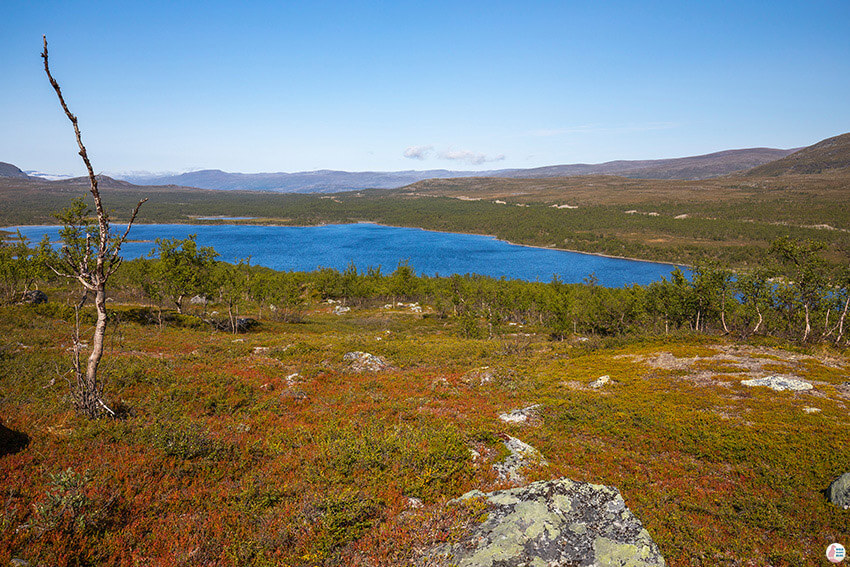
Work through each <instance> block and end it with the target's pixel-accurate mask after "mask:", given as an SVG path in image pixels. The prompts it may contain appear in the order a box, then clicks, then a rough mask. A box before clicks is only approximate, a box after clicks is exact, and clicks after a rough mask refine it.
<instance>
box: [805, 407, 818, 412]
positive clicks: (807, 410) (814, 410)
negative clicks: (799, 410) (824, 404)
mask: <svg viewBox="0 0 850 567" xmlns="http://www.w3.org/2000/svg"><path fill="white" fill-rule="evenodd" d="M803 411H804V412H806V413H820V412H821V409H820V408H810V407H808V406H807V407H804V408H803Z"/></svg>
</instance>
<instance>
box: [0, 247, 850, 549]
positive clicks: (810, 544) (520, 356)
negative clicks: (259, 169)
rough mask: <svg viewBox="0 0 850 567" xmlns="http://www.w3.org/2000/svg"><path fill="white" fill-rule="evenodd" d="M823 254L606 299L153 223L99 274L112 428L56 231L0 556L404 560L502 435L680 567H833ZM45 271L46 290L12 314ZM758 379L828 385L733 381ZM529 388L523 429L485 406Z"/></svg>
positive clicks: (9, 454)
mask: <svg viewBox="0 0 850 567" xmlns="http://www.w3.org/2000/svg"><path fill="white" fill-rule="evenodd" d="M828 252H829V251H828V250H824V249H820V246H819V245H818V244H816V243H814V242H806V241H793V240H780V241H776V242H775V243H774V245H773V246H772V247H771V248H770V249H769V252H768V254H769V258H771V261H770V262H765V263H764V264H763V265H762V266H760V267H759V269H757V270H752V271H747V272H740V273H733V272H732V271H731V270H729V269H727V268H725V267H724V266H723V265H721V264H719V263H717V262H704V263H700V264H697V265H695V266H694V270H693V273H692V276H691V277H690V278H688V277H685V275H684V274H682V273H679V272H676V273H674V274H673V275H672V276H671V278H670V279H668V280H666V281H662V282H658V283H654V284H652V285H649V286H643V287H640V286H633V287H629V288H623V289H609V288H604V287H601V286H599V285H598V284H597V283H596V282H595V281H594V280H593V278H588V279H587V280H586V281H585V282H584V283H582V284H564V283H562V282H559V281H557V280H553V281H552V282H548V283H540V282H523V281H512V280H497V279H492V278H486V277H480V276H474V275H466V276H460V275H456V276H452V277H444V278H437V277H420V276H417V275H416V274H415V272H414V271H413V270H412V269H411V268H410V267H409V266H407V265H405V264H401V265H399V266H397V267H396V268H395V269H394V270H393V271H391V272H390V271H388V272H386V273H385V272H383V271H382V270H381V269H380V268H379V267H375V268H373V269H369V270H367V271H366V272H361V271H358V270H357V269H356V268H355V267H353V266H351V267H349V268H348V269H346V270H343V271H342V272H340V271H338V270H334V269H321V270H317V271H315V272H310V273H302V272H279V271H274V270H270V269H266V268H263V267H259V266H252V265H250V263H249V262H248V261H243V262H241V263H238V264H227V263H224V262H220V261H217V260H216V254H215V251H214V250H210V249H204V248H203V247H198V246H197V243H196V242H195V241H194V239H191V238H189V239H184V240H177V241H175V240H161V241H158V242H157V243H155V245H154V246H153V250H152V252H151V254H150V256H149V257H148V258H145V259H139V260H133V261H128V262H125V263H123V264H122V266H121V269H120V270H118V271H116V272H115V274H114V276H113V279H111V280H110V285H111V289H112V292H111V297H112V298H113V299H114V300H113V301H112V302H111V303H110V304H109V310H108V315H109V316H108V320H107V325H109V332H108V333H107V335H106V336H107V338H108V340H107V341H106V344H105V352H106V355H107V356H106V357H105V358H104V362H103V363H102V365H101V373H102V379H103V380H104V383H105V385H106V389H105V392H104V397H105V399H106V400H107V402H108V403H109V404H110V407H111V408H113V409H114V410H115V412H116V414H117V416H118V417H117V418H108V419H106V418H102V419H87V418H85V417H83V416H80V415H77V414H75V413H74V411H73V410H72V405H71V403H69V389H68V386H67V384H66V383H65V381H64V379H63V377H62V371H61V368H63V367H66V365H67V360H68V357H69V349H73V346H74V345H73V343H74V341H73V338H72V328H73V322H74V320H75V317H79V319H80V321H81V324H82V325H83V329H84V330H85V328H86V327H87V326H90V325H93V324H94V323H95V321H96V318H97V317H96V315H97V314H96V310H95V309H94V308H93V307H91V306H84V307H82V308H81V309H80V310H79V312H78V313H75V309H74V304H75V303H76V302H78V300H79V294H78V290H77V288H76V286H74V285H73V284H72V283H69V282H68V281H66V280H63V279H60V278H58V277H56V276H55V274H53V273H52V272H50V271H49V270H45V269H44V267H43V266H44V265H47V264H49V263H50V262H51V261H53V260H55V259H51V255H53V254H55V252H53V251H52V249H51V248H50V247H49V246H47V244H46V243H42V244H41V245H38V246H35V245H30V243H28V242H26V241H22V240H20V239H12V240H10V241H9V242H7V243H6V244H4V245H3V247H2V248H0V274H2V275H3V278H4V279H3V285H4V286H6V287H5V288H4V289H8V290H9V291H8V293H7V294H6V295H5V296H4V297H5V298H6V299H5V302H4V304H3V305H2V306H0V336H2V337H3V339H2V343H0V415H2V420H3V431H11V432H15V433H16V437H15V442H14V443H12V442H8V443H7V442H6V440H5V438H4V441H3V446H2V452H0V455H1V456H0V478H3V479H4V481H3V483H2V490H3V493H2V495H0V496H1V498H0V506H2V515H0V563H8V562H9V561H10V560H11V559H12V558H21V559H25V560H27V561H29V562H30V564H48V565H60V566H61V565H93V564H110V565H138V564H172V565H195V564H197V565H208V564H220V565H246V564H251V565H303V566H310V565H404V564H410V563H413V562H415V561H417V560H419V559H421V554H422V553H424V550H427V549H428V548H429V547H430V546H432V545H434V544H438V543H443V542H451V541H456V540H457V539H458V538H460V537H461V536H462V534H463V533H464V531H463V528H464V526H465V525H467V524H469V523H470V522H472V521H476V520H480V519H481V518H482V517H483V516H484V515H486V513H487V512H486V510H482V509H481V508H480V507H478V508H477V507H476V506H475V504H474V502H473V503H470V504H466V505H458V504H452V503H451V502H450V501H451V500H452V499H453V498H456V497H457V496H459V495H461V494H463V493H464V492H466V491H468V490H470V489H473V488H477V489H481V490H484V491H489V490H492V489H495V488H500V487H503V486H505V485H506V484H507V481H505V480H503V479H500V478H499V477H498V476H497V475H496V473H495V472H494V470H493V467H492V466H490V464H492V462H495V461H498V460H499V459H501V458H504V456H505V454H504V452H505V450H504V446H503V445H502V444H501V436H502V435H504V434H510V435H512V436H515V437H519V438H521V439H522V440H523V441H526V442H528V443H531V444H532V445H533V446H534V447H536V448H537V449H539V450H540V451H541V452H542V454H543V455H544V456H545V457H546V460H547V461H548V464H547V465H545V466H537V467H532V468H531V469H530V470H527V471H525V476H526V478H527V480H529V481H531V480H538V479H549V478H556V477H560V476H565V477H568V478H571V479H574V480H581V481H590V482H594V483H602V484H607V485H613V486H616V487H618V488H619V489H620V491H621V492H622V494H623V496H624V498H625V500H626V503H627V504H628V506H629V508H630V509H631V510H632V511H633V512H634V513H635V514H636V515H637V516H638V517H639V518H640V520H641V522H642V523H643V524H644V526H645V527H646V528H647V529H648V530H649V532H650V534H651V535H652V537H653V539H654V540H655V541H656V542H657V543H658V545H659V546H660V548H661V551H662V553H663V554H664V556H665V558H666V559H667V561H668V563H669V564H670V565H674V566H678V565H706V566H709V565H747V564H761V563H765V562H767V563H770V564H771V565H783V566H785V565H787V566H792V565H794V566H796V565H818V564H820V562H821V557H822V556H823V550H824V549H825V547H826V545H828V544H829V543H831V542H832V541H838V540H840V539H841V538H842V537H844V536H846V534H848V533H850V515H848V513H847V512H846V511H844V510H841V509H840V508H837V507H835V506H833V505H831V504H829V503H828V502H827V500H826V498H825V497H824V495H823V491H824V490H825V489H826V487H827V486H828V485H829V483H830V482H831V481H832V480H833V479H834V478H836V477H837V476H839V475H840V474H841V473H842V472H845V471H846V468H847V463H848V462H850V419H849V418H848V413H847V407H846V404H847V403H848V402H850V390H848V385H847V384H846V382H847V380H848V378H847V374H848V371H850V362H848V360H847V358H846V356H845V353H846V349H847V343H848V339H847V331H846V327H847V321H846V314H847V309H848V300H849V299H850V295H848V289H849V286H850V277H848V273H847V272H846V267H845V268H844V269H842V268H841V267H836V266H835V265H833V264H830V263H829V262H828V261H827V259H828ZM35 288H37V289H39V290H41V291H43V292H45V293H46V294H47V295H48V297H49V301H48V302H46V303H41V304H26V303H21V301H20V300H21V299H22V298H23V293H24V291H27V290H31V289H35ZM344 307H347V308H348V310H347V311H346V310H345V309H342V308H344ZM250 323H252V324H250ZM351 351H362V352H369V353H373V354H376V355H379V356H381V357H383V358H385V359H386V360H388V361H389V362H390V363H391V365H392V366H391V367H389V368H387V369H385V370H383V371H380V372H368V371H366V372H356V371H354V370H352V369H351V367H350V366H349V365H348V364H347V363H346V362H345V360H344V355H345V354H346V353H348V352H351ZM760 373H761V374H763V373H769V374H781V375H794V376H796V377H798V378H800V379H803V380H806V381H809V382H811V383H812V384H814V385H815V388H814V389H813V390H811V391H809V392H797V393H793V392H775V391H773V390H770V389H768V388H748V387H746V386H744V385H742V384H741V382H742V379H745V378H750V377H752V376H754V375H760ZM602 375H607V376H609V377H610V382H609V383H608V384H606V385H605V386H603V387H600V388H591V387H589V384H590V383H591V382H593V381H595V380H596V379H597V378H599V377H600V376H602ZM532 404H540V406H539V407H538V410H537V411H538V417H537V418H536V419H535V420H534V423H531V424H519V423H504V422H502V421H500V420H499V419H498V416H499V415H500V414H501V413H504V412H507V411H511V410H513V409H517V408H522V407H527V406H529V405H532ZM22 436H24V438H25V440H26V441H25V442H23V443H22V442H21V437H22ZM470 449H474V450H475V451H476V452H477V453H478V454H479V455H481V457H480V458H478V459H473V458H472V456H471V453H470ZM414 499H417V500H414ZM418 501H421V503H422V506H421V507H420V506H418Z"/></svg>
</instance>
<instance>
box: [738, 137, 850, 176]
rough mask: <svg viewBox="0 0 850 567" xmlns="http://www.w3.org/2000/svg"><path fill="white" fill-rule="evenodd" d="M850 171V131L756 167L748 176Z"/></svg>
mask: <svg viewBox="0 0 850 567" xmlns="http://www.w3.org/2000/svg"><path fill="white" fill-rule="evenodd" d="M828 172H850V133H847V134H841V135H840V136H835V137H833V138H827V139H826V140H823V141H821V142H818V143H817V144H814V145H812V146H809V147H807V148H803V149H802V150H800V151H798V152H794V153H793V154H791V155H789V156H786V157H784V158H782V159H779V160H776V161H773V162H771V163H766V164H764V165H760V166H758V167H755V168H753V169H751V170H749V171H748V172H747V175H748V176H753V177H755V176H777V175H789V174H804V175H808V174H813V173H828Z"/></svg>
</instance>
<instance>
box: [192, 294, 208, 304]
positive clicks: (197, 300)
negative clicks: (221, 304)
mask: <svg viewBox="0 0 850 567" xmlns="http://www.w3.org/2000/svg"><path fill="white" fill-rule="evenodd" d="M189 303H191V304H192V305H206V304H207V298H206V297H204V296H203V295H196V296H194V297H192V299H190V300H189Z"/></svg>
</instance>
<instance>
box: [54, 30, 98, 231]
mask: <svg viewBox="0 0 850 567" xmlns="http://www.w3.org/2000/svg"><path fill="white" fill-rule="evenodd" d="M41 37H42V39H43V40H44V51H42V52H41V58H42V59H44V72H45V73H47V79H48V80H49V81H50V85H51V86H52V87H53V90H54V91H56V96H58V97H59V104H61V105H62V110H64V111H65V116H67V117H68V120H70V121H71V124H73V125H74V133H75V134H76V136H77V145H78V146H79V147H80V152H79V153H80V157H81V158H83V163H85V164H86V169H87V170H88V173H89V181H90V182H91V191H92V193H93V194H94V193H97V177H96V176H95V174H94V169H93V168H92V165H91V162H90V161H89V156H88V153H87V152H86V147H85V146H84V145H83V139H82V136H81V135H80V127H79V125H78V124H77V117H76V116H74V115H73V114H71V110H70V109H69V108H68V105H67V104H65V97H64V96H62V89H61V88H59V83H57V82H56V79H54V78H53V75H52V74H51V73H50V65H49V64H48V61H47V36H46V35H43V36H41ZM98 216H99V215H98Z"/></svg>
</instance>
